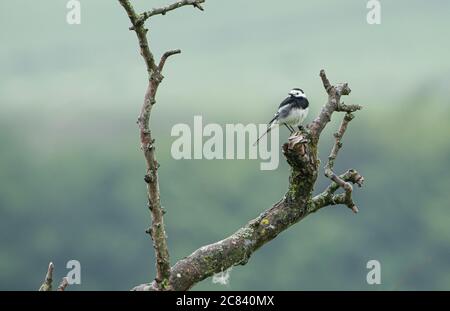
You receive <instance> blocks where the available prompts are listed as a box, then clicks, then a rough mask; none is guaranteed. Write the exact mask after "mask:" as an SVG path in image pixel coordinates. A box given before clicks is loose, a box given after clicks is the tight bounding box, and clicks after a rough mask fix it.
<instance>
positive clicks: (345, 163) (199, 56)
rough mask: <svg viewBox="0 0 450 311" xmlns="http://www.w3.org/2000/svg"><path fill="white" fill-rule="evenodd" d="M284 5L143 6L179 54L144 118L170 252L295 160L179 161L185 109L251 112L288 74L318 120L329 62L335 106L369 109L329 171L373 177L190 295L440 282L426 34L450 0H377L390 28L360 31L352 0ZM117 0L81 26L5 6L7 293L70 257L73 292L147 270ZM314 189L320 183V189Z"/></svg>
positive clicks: (212, 233)
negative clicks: (269, 166)
mask: <svg viewBox="0 0 450 311" xmlns="http://www.w3.org/2000/svg"><path fill="white" fill-rule="evenodd" d="M285 2H286V3H285V4H284V5H283V6H274V5H273V2H272V1H256V0H252V1H245V4H244V3H242V2H239V8H240V9H239V10H236V9H235V7H236V5H237V3H238V2H237V0H230V1H222V2H213V1H209V3H208V4H207V5H206V6H205V7H206V12H204V13H199V12H197V11H196V10H190V9H188V8H186V9H185V10H180V11H179V12H173V14H170V15H169V14H168V15H167V16H166V17H163V18H162V17H157V18H155V23H154V25H155V27H152V31H153V33H152V42H154V45H155V51H156V52H158V53H159V52H161V51H163V50H165V49H169V48H174V47H180V48H182V49H183V54H182V55H181V56H177V57H176V58H173V59H172V60H171V61H170V64H168V66H167V71H166V80H165V81H164V84H163V85H162V87H161V89H160V93H159V98H158V99H159V102H158V105H157V106H156V107H155V110H154V114H153V118H152V128H153V129H154V132H155V137H156V138H157V142H156V143H157V157H158V159H159V161H160V162H161V169H160V174H161V177H160V178H161V190H162V203H163V205H164V207H165V208H166V210H167V214H166V218H165V221H166V225H167V232H168V237H169V245H170V249H171V259H172V262H175V261H176V260H178V259H180V258H182V257H183V256H186V255H188V254H189V253H190V252H192V251H193V250H195V249H196V248H198V247H200V246H202V245H204V244H205V243H212V242H215V241H216V240H219V239H222V238H224V237H225V236H227V235H229V234H231V233H233V232H234V231H235V230H236V229H238V228H239V227H240V226H241V225H243V224H244V223H246V222H247V221H248V220H250V219H251V218H253V217H256V216H257V215H258V214H259V213H260V212H262V211H263V210H265V209H267V208H269V207H270V206H271V204H272V203H274V202H276V201H277V200H278V199H279V198H280V197H281V196H282V195H283V194H284V191H285V190H286V187H287V178H288V169H289V168H288V166H287V165H286V163H284V160H283V159H281V164H280V167H279V168H278V169H277V170H275V171H264V172H263V171H260V170H259V161H253V160H252V161H250V160H235V161H219V160H217V161H207V160H191V161H176V160H173V159H172V158H171V156H170V146H171V142H172V141H173V140H174V138H173V137H171V136H170V129H171V127H172V126H173V125H174V124H175V123H178V122H184V123H188V124H192V122H193V115H197V114H201V115H203V117H204V122H205V123H210V122H214V123H221V124H224V123H244V124H245V123H248V122H257V123H263V122H265V121H266V119H267V118H268V117H270V116H271V114H272V113H273V110H274V107H275V106H276V104H277V103H278V102H279V101H280V100H281V99H282V98H283V96H285V92H287V90H288V89H289V88H291V87H293V86H301V87H302V88H304V89H305V90H306V91H307V95H308V97H309V98H310V101H311V103H312V111H311V115H310V117H309V120H311V118H312V117H313V116H314V115H315V114H316V113H317V112H318V110H319V109H320V106H321V105H322V104H323V103H324V102H325V100H326V96H325V94H324V91H323V90H322V87H321V84H320V80H319V78H318V72H319V70H320V69H321V68H322V67H324V68H326V69H327V71H328V75H329V77H330V79H331V80H332V81H342V80H344V81H347V82H349V83H350V86H351V88H352V89H353V92H352V94H351V96H350V97H348V98H345V101H346V102H348V103H358V104H362V105H364V106H365V109H364V110H363V111H361V112H359V113H357V118H356V119H355V120H354V121H353V122H352V123H351V124H350V129H349V131H348V134H347V135H346V137H345V140H344V148H343V149H342V152H341V154H340V156H339V158H338V161H337V164H336V166H337V169H338V170H341V171H344V170H346V169H347V168H350V167H354V168H356V169H358V170H359V171H360V172H361V173H362V174H363V175H364V176H365V178H366V181H367V182H366V185H365V186H364V188H362V189H357V190H356V191H355V199H356V202H357V203H358V206H359V208H360V213H359V214H358V215H356V216H355V215H353V214H352V213H351V212H350V211H349V210H348V209H346V208H345V207H332V208H326V209H323V210H321V211H320V212H318V213H317V214H315V215H311V216H310V217H308V218H306V219H305V220H304V221H302V222H301V223H300V224H298V225H296V226H294V227H292V228H291V229H289V230H288V231H286V232H284V233H283V234H281V235H280V236H279V237H278V238H277V239H276V240H274V241H273V242H271V243H269V244H268V245H266V246H265V247H264V248H262V249H260V250H259V251H258V252H257V253H255V255H254V256H253V257H252V258H251V260H250V261H249V263H248V264H247V265H246V266H245V267H235V268H234V269H233V271H232V273H231V282H230V285H228V286H227V287H222V286H219V285H214V284H212V282H211V280H210V279H208V280H205V281H204V282H202V283H201V284H199V285H198V286H197V287H195V289H208V290H214V289H233V290H241V289H242V290H243V289H255V290H257V289H261V290H268V289H276V290H311V289H325V290H333V289H342V290H391V289H394V290H397V289H398V290H418V289H426V290H442V289H446V290H449V289H450V247H449V246H450V226H449V223H450V211H449V202H450V194H449V191H448V189H449V187H450V170H449V169H448V159H449V158H450V139H449V138H450V137H449V133H450V125H449V123H448V120H449V118H450V102H449V99H448V85H449V83H450V74H449V73H450V63H449V61H448V57H447V55H448V50H449V47H450V43H449V42H448V40H439V42H437V40H436V38H438V37H440V38H444V37H447V34H446V33H445V31H446V29H448V26H449V20H448V18H446V15H448V9H449V3H448V2H446V1H437V0H436V1H429V2H427V3H424V2H422V1H396V2H395V3H391V2H389V3H388V2H386V3H385V2H383V17H382V18H383V19H382V24H381V25H379V26H369V25H367V24H366V23H365V14H366V8H365V2H364V1H362V2H361V1H346V4H345V5H344V4H342V3H341V2H338V1H324V0H323V1H314V2H313V1H309V2H306V1H304V2H301V3H300V1H294V0H289V1H287V0H286V1H285ZM111 3H114V2H113V1H108V2H106V1H90V2H83V17H82V24H81V25H80V26H68V25H67V24H65V22H64V14H65V2H64V1H56V0H52V1H47V2H46V3H45V4H44V3H41V2H39V3H37V2H27V1H24V0H21V1H14V3H12V2H1V4H0V24H1V25H0V26H1V27H0V34H1V40H2V42H4V43H5V44H2V46H1V49H0V68H1V73H0V289H2V290H15V289H16V290H34V289H37V288H38V287H39V285H40V283H41V281H42V279H43V278H44V275H45V271H46V267H47V265H48V262H49V261H53V262H54V263H55V266H56V268H55V274H56V275H55V277H56V278H57V279H59V278H61V277H62V276H63V275H64V274H65V273H67V270H66V269H65V264H66V262H67V261H69V260H70V259H77V260H79V261H80V262H81V270H82V284H81V285H79V286H72V287H70V290H127V289H129V288H131V287H132V286H134V285H136V284H139V283H143V282H146V281H149V280H151V279H152V277H153V276H154V258H153V250H152V247H151V241H150V239H149V237H148V236H147V235H146V234H145V233H144V231H145V229H146V228H147V227H148V225H149V221H150V215H149V213H148V210H147V208H146V202H145V201H146V200H145V184H144V182H143V176H144V160H143V158H142V155H141V153H140V150H139V144H138V135H137V129H136V124H135V119H136V116H137V114H138V110H139V105H140V102H141V99H142V97H143V92H144V90H145V70H144V67H143V64H142V62H141V60H140V58H139V55H138V52H137V46H136V41H135V38H134V36H133V34H132V33H130V32H129V31H128V30H127V27H128V20H127V18H126V16H125V15H124V12H122V9H121V8H120V7H119V5H118V4H117V3H114V5H111ZM158 3H164V2H163V1H157V3H155V4H154V5H153V3H152V6H157V5H158ZM138 4H139V6H140V7H142V8H144V7H145V4H146V3H144V1H138ZM286 7H290V8H291V9H286ZM405 7H408V10H405ZM226 12H232V13H231V14H229V13H226ZM424 12H425V13H424ZM19 13H20V14H21V19H16V18H13V16H14V15H15V14H19ZM24 20H30V23H31V20H33V22H32V23H33V27H30V26H26V23H24V22H23V21H24ZM412 20H414V23H412V22H411V21H412ZM205 25H208V27H205ZM342 32H345V33H346V36H345V37H346V39H345V40H342V35H340V34H341V33H342ZM338 122H339V117H338V116H334V119H333V123H332V124H331V125H330V127H329V128H328V129H327V130H326V132H325V134H324V139H323V141H322V142H321V150H320V154H321V158H322V160H325V159H326V156H327V154H328V152H329V148H330V144H331V138H332V136H331V133H332V131H333V128H335V127H336V125H337V123H338ZM280 135H281V137H282V138H283V137H285V136H286V135H287V133H286V131H284V130H283V131H281V134H280ZM280 143H281V142H280ZM326 185H327V181H326V180H325V178H323V177H322V176H321V177H320V180H319V183H318V185H317V190H316V191H320V190H322V189H323V188H324V187H325V186H326ZM370 259H377V260H379V261H380V262H381V267H382V285H379V286H369V285H367V283H366V273H367V269H366V263H367V261H368V260H370Z"/></svg>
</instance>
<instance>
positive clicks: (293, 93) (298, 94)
mask: <svg viewBox="0 0 450 311" xmlns="http://www.w3.org/2000/svg"><path fill="white" fill-rule="evenodd" d="M289 95H291V96H293V97H306V96H305V92H303V90H302V89H299V88H294V89H292V90H291V91H290V92H289Z"/></svg>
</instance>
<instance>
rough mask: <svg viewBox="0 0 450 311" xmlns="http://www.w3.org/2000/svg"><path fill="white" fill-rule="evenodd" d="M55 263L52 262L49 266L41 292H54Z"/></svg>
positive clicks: (40, 288)
mask: <svg viewBox="0 0 450 311" xmlns="http://www.w3.org/2000/svg"><path fill="white" fill-rule="evenodd" d="M53 269H54V266H53V263H52V262H50V263H49V264H48V269H47V273H46V274H45V280H44V283H42V285H41V287H39V291H40V292H49V291H51V290H52V282H53Z"/></svg>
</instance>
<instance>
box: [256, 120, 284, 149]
mask: <svg viewBox="0 0 450 311" xmlns="http://www.w3.org/2000/svg"><path fill="white" fill-rule="evenodd" d="M277 118H278V116H277V115H276V116H275V117H274V118H273V119H272V120H270V122H269V123H268V124H267V130H266V131H265V132H264V133H263V134H262V135H261V136H259V138H258V139H257V140H256V141H255V143H254V144H253V146H256V145H257V144H258V143H259V141H260V140H261V138H263V137H264V136H266V135H267V133H269V132H270V131H271V130H272V128H273V127H274V125H275V124H276V123H275V121H276V120H277Z"/></svg>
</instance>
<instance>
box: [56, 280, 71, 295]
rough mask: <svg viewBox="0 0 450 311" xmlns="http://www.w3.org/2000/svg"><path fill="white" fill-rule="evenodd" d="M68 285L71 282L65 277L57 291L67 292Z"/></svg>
mask: <svg viewBox="0 0 450 311" xmlns="http://www.w3.org/2000/svg"><path fill="white" fill-rule="evenodd" d="M68 285H69V281H68V280H67V278H66V277H63V279H62V281H61V283H59V286H58V289H57V291H58V292H63V291H65V290H66V287H67V286H68Z"/></svg>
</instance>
